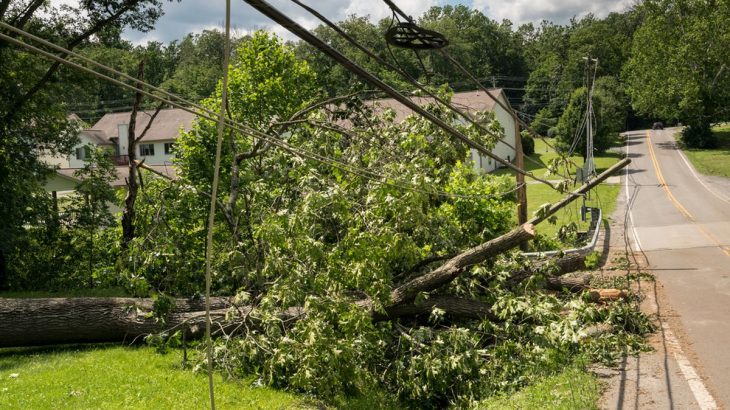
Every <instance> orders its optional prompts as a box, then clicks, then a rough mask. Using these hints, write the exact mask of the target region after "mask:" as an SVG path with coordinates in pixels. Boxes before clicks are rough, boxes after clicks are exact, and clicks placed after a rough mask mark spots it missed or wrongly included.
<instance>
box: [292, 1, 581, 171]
mask: <svg viewBox="0 0 730 410" xmlns="http://www.w3.org/2000/svg"><path fill="white" fill-rule="evenodd" d="M291 1H292V2H293V3H295V4H297V5H298V6H299V7H301V8H303V9H304V10H306V11H307V12H309V14H311V15H313V16H314V17H316V18H317V19H318V20H320V21H321V22H322V23H324V24H325V25H327V26H328V27H329V28H331V29H332V30H334V31H335V33H337V34H338V35H339V36H340V37H342V38H343V39H344V40H345V41H347V42H348V43H350V44H351V45H352V46H353V47H355V48H357V49H358V50H360V51H361V52H363V53H364V54H366V55H367V56H368V57H370V58H372V59H373V60H375V61H376V62H378V63H379V64H381V65H383V66H385V67H387V68H388V69H390V70H392V71H394V72H396V73H397V74H399V75H400V76H402V77H403V78H404V79H405V80H406V81H407V82H409V83H410V84H412V85H414V86H415V87H416V88H418V89H419V90H420V91H422V92H424V93H426V94H427V95H428V96H429V97H431V98H433V99H434V100H435V101H436V102H438V103H439V104H442V105H443V106H445V107H446V108H448V109H449V110H450V111H452V112H454V113H455V114H457V115H458V116H460V117H462V118H464V119H465V120H466V121H467V122H469V123H471V124H472V125H474V126H476V127H477V128H479V129H480V130H481V131H483V132H484V133H486V134H487V135H491V136H493V137H495V138H497V139H498V141H499V142H501V143H502V144H504V145H505V146H507V147H509V148H510V149H513V150H515V152H517V148H516V147H515V146H513V145H512V144H510V143H509V142H507V141H505V138H506V136H500V135H498V134H496V133H495V132H494V131H491V130H489V129H487V128H485V127H484V125H482V124H481V123H479V122H478V121H476V120H474V118H472V116H470V115H469V114H468V113H465V112H463V111H461V110H459V109H458V108H456V107H455V105H454V103H453V102H451V103H450V102H448V101H446V100H444V99H443V98H441V97H439V96H438V95H437V94H436V93H434V92H432V91H431V90H429V89H428V87H426V86H425V85H424V84H421V83H420V82H419V81H418V80H416V79H415V78H413V77H412V76H411V75H409V74H408V73H407V72H406V71H405V70H404V69H403V68H402V67H401V66H400V64H399V63H398V61H397V60H396V59H395V56H393V53H392V51H390V46H388V50H389V52H390V53H391V56H392V58H393V60H394V61H395V63H396V64H398V66H396V65H394V64H392V63H390V62H389V61H387V60H385V59H384V58H382V57H380V56H379V55H377V54H376V53H374V52H373V51H372V50H370V49H368V48H367V47H365V46H364V45H362V44H361V43H360V42H358V41H357V40H356V39H355V38H353V37H352V36H350V35H349V34H347V33H346V32H345V31H344V30H342V29H341V28H340V27H339V26H338V25H337V24H335V23H334V22H332V21H331V20H329V19H328V18H327V17H325V16H324V15H322V14H321V13H320V12H318V11H317V10H315V9H314V8H312V7H310V6H308V5H306V4H304V3H302V2H301V1H300V0H291ZM487 95H488V96H489V97H490V98H492V99H494V97H493V96H492V95H491V94H489V93H487ZM495 101H498V100H495ZM498 102H499V103H501V101H498ZM502 107H503V108H504V106H502ZM505 110H506V111H508V112H511V111H512V110H511V109H507V108H505ZM515 155H516V154H515ZM525 158H526V159H527V160H528V161H530V162H532V163H534V164H535V165H538V166H543V164H542V163H540V162H539V161H537V160H535V159H534V158H531V157H530V156H525ZM558 175H560V176H561V177H563V178H566V179H572V177H570V176H566V175H562V174H560V173H558Z"/></svg>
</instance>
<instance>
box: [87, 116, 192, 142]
mask: <svg viewBox="0 0 730 410" xmlns="http://www.w3.org/2000/svg"><path fill="white" fill-rule="evenodd" d="M152 114H154V111H140V112H139V113H138V114H137V132H138V133H141V132H142V130H144V129H145V127H146V126H147V124H148V123H149V121H150V118H151V117H152ZM130 116H131V112H116V113H110V114H106V115H104V116H103V117H101V119H100V120H99V121H98V122H97V123H96V124H94V126H93V127H91V128H92V129H93V130H97V131H102V132H104V133H105V134H106V135H107V136H108V137H109V138H117V137H118V135H119V131H118V128H117V126H118V125H119V124H129V117H130ZM194 120H195V115H194V114H191V113H189V112H187V111H184V110H181V109H179V108H170V109H166V110H160V113H159V114H158V115H157V117H156V118H155V121H154V122H153V123H152V126H151V127H150V129H149V131H147V134H145V136H144V138H142V141H163V140H173V139H176V138H177V136H178V135H179V133H180V129H183V130H185V131H190V129H191V128H192V127H193V121H194Z"/></svg>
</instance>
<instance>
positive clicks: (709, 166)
mask: <svg viewBox="0 0 730 410" xmlns="http://www.w3.org/2000/svg"><path fill="white" fill-rule="evenodd" d="M712 132H713V133H714V134H715V136H716V137H717V142H718V144H717V148H713V149H696V148H692V149H685V150H684V153H685V154H686V155H687V158H689V160H690V162H692V165H694V167H695V169H697V171H699V172H700V173H701V174H704V175H714V176H720V177H725V178H730V125H729V124H725V125H722V126H717V127H714V128H713V129H712Z"/></svg>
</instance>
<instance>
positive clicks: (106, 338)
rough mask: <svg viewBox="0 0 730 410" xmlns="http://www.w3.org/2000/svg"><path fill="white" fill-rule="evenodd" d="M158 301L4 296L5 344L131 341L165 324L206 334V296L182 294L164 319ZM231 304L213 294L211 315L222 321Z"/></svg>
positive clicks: (0, 314)
mask: <svg viewBox="0 0 730 410" xmlns="http://www.w3.org/2000/svg"><path fill="white" fill-rule="evenodd" d="M153 303H154V302H153V301H152V300H151V299H136V298H48V299H2V298H0V347H11V346H39V345H50V344H64V343H90V342H119V341H127V342H132V341H133V340H135V339H136V338H139V337H140V336H144V335H147V334H150V333H155V332H159V331H161V330H165V329H184V330H185V331H186V336H187V337H188V338H191V337H196V336H200V335H202V330H203V328H204V327H205V326H204V324H205V304H204V302H203V300H202V299H201V300H188V299H177V300H176V303H175V307H174V308H173V309H172V310H171V311H170V312H169V314H168V315H166V318H165V323H161V322H159V321H157V320H155V319H154V318H153V317H151V315H150V313H151V312H152V306H153ZM230 306H231V304H230V303H229V301H228V299H227V298H213V300H212V301H211V308H212V309H213V311H212V312H211V314H212V315H213V316H214V317H215V318H216V319H217V320H218V321H222V320H223V317H224V315H225V312H226V311H227V310H228V308H229V307H230Z"/></svg>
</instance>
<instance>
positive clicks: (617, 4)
mask: <svg viewBox="0 0 730 410" xmlns="http://www.w3.org/2000/svg"><path fill="white" fill-rule="evenodd" d="M269 2H270V3H271V4H272V5H273V6H275V7H277V8H279V9H280V10H281V11H282V12H284V13H285V14H286V15H288V16H290V17H291V18H293V19H294V20H295V21H297V22H298V23H299V24H301V25H303V26H304V27H306V28H309V29H311V28H314V27H316V26H317V25H318V24H319V21H318V20H317V19H316V18H315V17H313V16H311V15H310V14H309V13H307V12H306V11H305V10H304V9H302V8H300V7H299V6H297V5H296V4H294V3H293V2H291V1H290V0H269ZM302 2H304V3H305V4H307V5H310V6H311V7H313V8H315V9H317V10H318V11H319V12H320V13H322V14H323V15H324V16H325V17H327V18H328V19H330V20H332V21H335V22H337V21H341V20H343V19H345V18H346V17H347V16H349V15H352V14H357V15H359V16H369V17H370V19H371V20H373V21H377V20H379V19H382V18H385V17H388V16H390V15H391V11H390V9H389V8H388V6H387V5H386V4H385V2H383V1H382V0H302ZM634 2H635V0H618V1H615V0H595V1H589V0H540V1H536V0H395V3H396V4H397V5H398V6H399V7H400V8H401V9H403V10H404V11H405V12H406V13H408V14H409V15H411V16H414V17H418V16H420V15H421V14H423V12H425V11H426V10H428V9H429V8H430V7H432V6H436V5H439V4H466V5H468V6H470V7H473V8H476V9H478V10H481V11H482V12H484V13H485V14H486V15H487V16H489V17H490V18H492V19H495V20H497V21H500V20H502V19H505V18H506V19H510V20H511V21H512V22H514V23H516V24H521V23H526V22H539V21H541V20H551V21H553V22H555V23H559V24H565V23H567V22H568V21H569V20H570V18H571V17H573V16H578V17H582V16H584V15H585V14H587V13H593V14H595V15H597V16H599V17H603V16H605V15H606V14H608V13H610V12H612V11H622V10H624V9H626V7H628V6H629V5H631V4H633V3H634ZM62 3H63V4H72V5H73V4H78V0H51V4H53V5H58V4H62ZM231 5H232V10H231V21H232V25H233V27H234V29H236V30H237V32H238V33H247V32H250V31H253V30H257V29H267V30H271V31H272V32H274V33H276V34H278V35H280V36H282V37H284V38H286V39H293V38H294V36H293V35H291V34H289V32H288V31H287V30H285V29H284V28H282V27H280V26H279V25H277V24H275V23H274V22H273V21H271V20H269V19H268V18H266V17H265V16H263V15H262V14H261V13H259V12H258V11H256V10H254V9H253V8H252V7H250V6H249V5H248V4H246V3H245V2H244V1H240V0H236V1H233V2H232V4H231ZM163 7H164V11H165V15H164V16H162V17H161V18H160V20H159V21H158V22H157V24H156V25H155V29H154V30H152V31H150V32H149V33H140V32H137V31H132V30H128V31H126V32H125V33H124V37H125V38H126V39H128V40H130V41H132V42H134V43H136V44H140V43H146V42H147V41H152V40H154V41H161V42H169V41H172V40H175V39H181V38H182V37H184V36H185V35H186V34H188V33H200V32H201V31H203V30H205V29H211V28H219V29H221V28H222V27H223V18H224V15H225V5H224V2H222V1H203V0H183V1H182V2H177V1H172V2H165V3H164V6H163Z"/></svg>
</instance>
